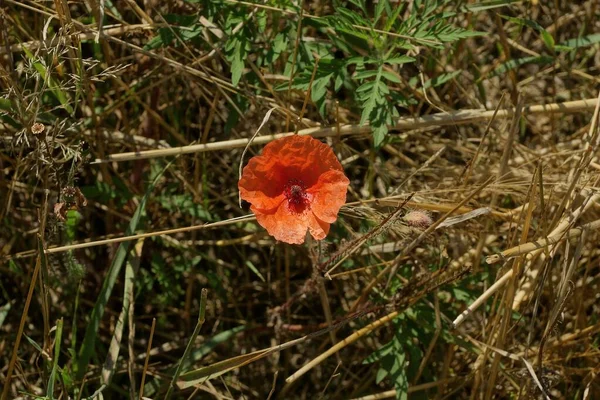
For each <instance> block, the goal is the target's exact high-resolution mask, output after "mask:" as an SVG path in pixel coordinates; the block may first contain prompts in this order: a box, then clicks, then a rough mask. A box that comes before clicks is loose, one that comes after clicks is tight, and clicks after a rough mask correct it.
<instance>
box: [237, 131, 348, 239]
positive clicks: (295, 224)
mask: <svg viewBox="0 0 600 400" xmlns="http://www.w3.org/2000/svg"><path fill="white" fill-rule="evenodd" d="M349 183H350V181H349V180H348V178H347V177H346V176H345V175H344V172H343V169H342V165H341V164H340V162H339V161H338V159H337V158H336V156H335V154H333V151H332V150H331V148H330V147H329V146H327V145H326V144H324V143H321V142H320V141H318V140H316V139H313V138H312V137H310V136H298V135H294V136H287V137H285V138H282V139H277V140H274V141H272V142H270V143H269V144H267V145H266V146H265V148H264V149H263V152H262V154H261V155H260V156H256V157H253V158H252V159H250V161H249V162H248V165H246V167H244V170H243V173H242V177H241V179H240V181H239V182H238V188H239V190H240V195H241V197H242V199H244V200H246V201H247V202H249V203H250V204H251V207H250V209H251V210H252V212H254V214H255V215H256V220H257V221H258V223H259V224H260V225H261V226H263V227H264V228H265V229H266V230H267V232H269V234H270V235H272V236H273V237H275V239H277V240H280V241H282V242H286V243H292V244H301V243H304V239H305V236H306V231H307V230H308V231H309V232H310V234H311V235H312V237H314V238H315V239H317V240H322V239H324V238H325V236H327V233H328V232H329V226H330V224H332V223H333V222H335V220H336V218H337V214H338V211H339V210H340V208H341V207H342V205H344V203H345V202H346V191H347V189H348V184H349Z"/></svg>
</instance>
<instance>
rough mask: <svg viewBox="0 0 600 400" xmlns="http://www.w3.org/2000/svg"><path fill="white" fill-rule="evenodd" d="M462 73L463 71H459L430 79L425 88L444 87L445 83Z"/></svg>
mask: <svg viewBox="0 0 600 400" xmlns="http://www.w3.org/2000/svg"><path fill="white" fill-rule="evenodd" d="M461 73H462V70H461V69H459V70H457V71H452V72H448V73H445V74H440V75H438V76H436V77H435V78H433V79H428V80H427V81H425V83H424V84H423V88H424V89H429V88H430V87H437V86H440V85H443V84H444V83H446V82H448V81H450V80H452V79H454V78H455V77H457V76H458V75H460V74H461Z"/></svg>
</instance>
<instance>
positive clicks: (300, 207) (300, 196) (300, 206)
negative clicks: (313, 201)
mask: <svg viewBox="0 0 600 400" xmlns="http://www.w3.org/2000/svg"><path fill="white" fill-rule="evenodd" d="M283 194H284V195H285V198H286V199H287V201H288V204H289V207H290V210H292V211H294V212H295V213H302V212H304V210H306V209H307V208H310V201H309V199H308V194H307V193H306V185H305V184H304V182H302V181H301V180H299V179H290V180H289V181H288V182H287V183H286V184H285V187H284V189H283Z"/></svg>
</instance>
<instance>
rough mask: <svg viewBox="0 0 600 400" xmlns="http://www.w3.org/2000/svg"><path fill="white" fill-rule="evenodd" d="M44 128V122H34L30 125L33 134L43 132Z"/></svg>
mask: <svg viewBox="0 0 600 400" xmlns="http://www.w3.org/2000/svg"><path fill="white" fill-rule="evenodd" d="M44 129H46V127H45V126H44V124H41V123H39V122H36V123H35V124H33V125H31V133H33V134H34V135H39V134H40V133H42V132H44Z"/></svg>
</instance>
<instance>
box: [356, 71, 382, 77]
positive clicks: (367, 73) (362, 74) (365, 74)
mask: <svg viewBox="0 0 600 400" xmlns="http://www.w3.org/2000/svg"><path fill="white" fill-rule="evenodd" d="M380 73H381V72H380V71H379V70H365V71H358V72H357V73H356V74H354V79H367V78H372V77H374V76H377V75H379V74H380Z"/></svg>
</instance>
